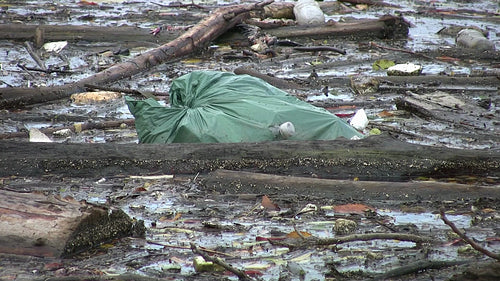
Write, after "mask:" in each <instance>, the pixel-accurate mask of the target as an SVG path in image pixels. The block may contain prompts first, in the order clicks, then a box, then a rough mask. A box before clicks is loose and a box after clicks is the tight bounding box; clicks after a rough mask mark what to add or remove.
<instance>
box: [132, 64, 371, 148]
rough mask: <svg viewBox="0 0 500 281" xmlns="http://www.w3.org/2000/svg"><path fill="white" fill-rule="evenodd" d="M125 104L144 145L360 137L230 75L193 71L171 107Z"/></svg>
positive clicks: (257, 82)
mask: <svg viewBox="0 0 500 281" xmlns="http://www.w3.org/2000/svg"><path fill="white" fill-rule="evenodd" d="M125 100H126V103H127V105H128V107H129V110H130V112H131V113H132V114H133V115H134V117H135V127H136V130H137V134H138V136H139V141H140V142H141V143H178V142H189V143H193V142H205V143H208V142H220V143H227V142H260V141H271V140H279V139H285V138H286V139H290V140H332V139H335V138H338V137H345V138H348V139H351V138H361V137H362V134H360V133H359V132H358V131H356V130H355V129H354V128H353V127H351V126H350V125H349V124H347V123H346V122H345V121H343V120H342V119H340V118H338V117H337V116H335V115H333V114H331V113H330V112H328V111H326V110H324V109H322V108H317V107H315V106H312V105H310V104H308V103H307V102H303V101H301V100H299V99H297V98H295V97H293V96H290V95H288V94H287V93H285V92H283V91H281V90H280V89H278V88H275V87H273V86H271V85H269V84H268V83H266V82H265V81H263V80H261V79H259V78H255V77H252V76H248V75H235V74H233V73H230V72H218V71H194V72H192V73H189V74H186V75H184V76H181V77H179V78H177V79H175V80H174V81H173V82H172V85H171V88H170V107H169V106H163V105H161V104H160V103H158V102H157V101H156V100H154V99H146V100H134V99H132V98H130V97H125ZM287 122H289V123H287ZM290 123H291V124H290ZM282 124H283V126H281V127H280V125H282ZM280 128H281V129H283V128H285V129H292V130H291V131H290V130H288V131H287V130H280ZM293 129H294V130H293Z"/></svg>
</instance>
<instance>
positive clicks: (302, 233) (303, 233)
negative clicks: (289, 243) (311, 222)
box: [286, 231, 311, 238]
mask: <svg viewBox="0 0 500 281" xmlns="http://www.w3.org/2000/svg"><path fill="white" fill-rule="evenodd" d="M300 234H301V235H302V237H309V236H311V233H309V232H305V231H301V232H300ZM302 237H301V236H300V235H299V234H298V233H297V231H292V232H290V233H288V234H287V235H286V238H302Z"/></svg>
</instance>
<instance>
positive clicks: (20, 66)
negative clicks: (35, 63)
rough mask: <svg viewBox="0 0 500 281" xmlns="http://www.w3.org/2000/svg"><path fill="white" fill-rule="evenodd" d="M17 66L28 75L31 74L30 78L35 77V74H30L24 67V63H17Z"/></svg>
mask: <svg viewBox="0 0 500 281" xmlns="http://www.w3.org/2000/svg"><path fill="white" fill-rule="evenodd" d="M17 66H18V67H19V68H21V69H22V70H23V71H24V72H26V73H27V74H28V75H29V76H31V78H33V79H36V77H35V75H33V74H31V72H29V71H28V69H27V68H26V66H24V65H22V64H20V63H18V64H17Z"/></svg>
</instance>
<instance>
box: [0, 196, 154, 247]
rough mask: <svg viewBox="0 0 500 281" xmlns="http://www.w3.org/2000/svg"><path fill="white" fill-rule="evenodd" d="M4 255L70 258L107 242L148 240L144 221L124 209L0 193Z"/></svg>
mask: <svg viewBox="0 0 500 281" xmlns="http://www.w3.org/2000/svg"><path fill="white" fill-rule="evenodd" d="M0 202H2V205H1V207H0V218H1V220H0V253H10V254H18V255H31V256H41V257H69V256H72V255H74V254H76V253H79V252H82V251H85V250H87V249H90V248H93V247H96V246H98V245H100V244H101V243H103V242H107V241H110V240H112V239H116V238H121V237H125V236H130V235H134V236H144V233H145V227H144V223H143V222H142V221H134V220H132V219H130V218H129V217H128V215H127V214H125V213H124V212H123V211H122V210H120V209H111V208H107V207H98V206H94V205H90V204H87V203H85V202H78V201H76V200H74V199H72V198H69V197H68V198H61V197H59V196H46V195H43V194H41V193H35V192H30V193H23V192H16V191H8V190H1V189H0Z"/></svg>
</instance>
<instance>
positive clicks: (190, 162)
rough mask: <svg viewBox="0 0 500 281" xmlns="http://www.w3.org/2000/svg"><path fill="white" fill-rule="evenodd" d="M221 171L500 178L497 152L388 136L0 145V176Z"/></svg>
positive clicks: (401, 178) (381, 178)
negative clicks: (249, 141)
mask: <svg viewBox="0 0 500 281" xmlns="http://www.w3.org/2000/svg"><path fill="white" fill-rule="evenodd" d="M217 169H228V170H246V171H252V172H261V173H271V174H278V175H294V176H317V177H319V178H329V179H353V178H355V177H357V178H359V179H360V180H375V181H407V180H411V179H415V178H418V177H421V176H422V177H431V178H444V177H457V176H463V175H475V176H478V177H488V176H489V177H500V151H498V150H496V151H495V150H460V149H451V148H443V147H431V146H422V145H415V144H409V143H405V142H402V141H398V140H396V139H392V138H391V137H388V136H376V137H368V138H365V139H362V140H359V141H351V140H345V139H338V140H334V141H275V142H262V143H210V144H189V143H185V144H182V143H178V144H113V143H105V144H72V143H68V144H61V143H20V142H10V141H1V142H0V176H12V175H17V176H41V175H47V174H63V175H65V176H68V177H70V176H81V177H102V176H111V175H117V174H148V173H164V174H197V173H205V172H210V171H215V170H217Z"/></svg>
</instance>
